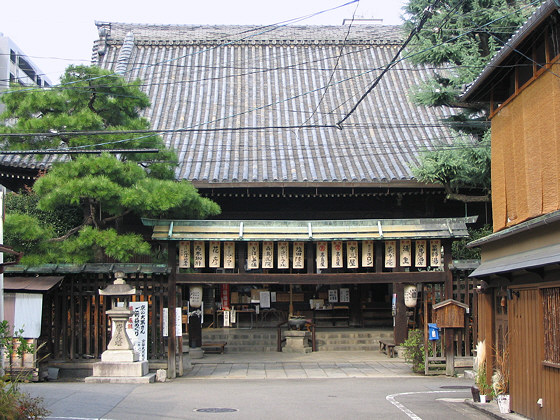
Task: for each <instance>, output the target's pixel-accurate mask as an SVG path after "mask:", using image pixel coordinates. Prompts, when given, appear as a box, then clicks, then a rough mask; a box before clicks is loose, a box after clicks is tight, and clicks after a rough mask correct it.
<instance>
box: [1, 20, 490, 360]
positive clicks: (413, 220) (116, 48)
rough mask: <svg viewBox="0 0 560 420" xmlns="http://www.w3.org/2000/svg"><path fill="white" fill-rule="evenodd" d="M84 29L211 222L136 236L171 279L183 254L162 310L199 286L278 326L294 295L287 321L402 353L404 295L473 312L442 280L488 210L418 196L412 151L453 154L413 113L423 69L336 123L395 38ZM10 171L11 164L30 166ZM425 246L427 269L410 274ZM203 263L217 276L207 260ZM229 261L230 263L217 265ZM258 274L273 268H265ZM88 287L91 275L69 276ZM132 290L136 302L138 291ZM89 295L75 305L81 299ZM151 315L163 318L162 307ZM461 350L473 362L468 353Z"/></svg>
mask: <svg viewBox="0 0 560 420" xmlns="http://www.w3.org/2000/svg"><path fill="white" fill-rule="evenodd" d="M97 27H98V30H99V39H98V40H96V41H95V44H94V49H93V61H94V64H96V65H99V66H100V67H103V68H106V69H110V70H113V71H115V72H116V73H119V74H122V75H123V76H124V77H125V78H126V79H127V80H136V79H140V80H141V87H142V89H143V90H144V91H145V92H146V93H147V95H148V96H149V98H150V100H151V107H150V108H149V109H148V110H147V111H146V112H145V115H144V116H145V117H146V118H148V120H149V121H150V123H151V126H152V129H154V130H157V131H159V132H161V135H162V136H163V138H164V140H165V142H166V144H167V145H168V146H169V147H170V148H173V149H174V150H175V151H176V152H177V155H178V157H179V167H178V168H177V171H176V176H177V179H185V180H188V181H190V182H192V184H193V185H194V186H195V187H196V188H197V189H198V190H199V192H200V194H201V195H203V196H205V197H208V198H210V199H212V200H214V201H216V202H217V203H218V204H219V205H220V206H221V208H222V213H221V215H219V216H218V217H216V218H214V219H213V220H210V221H180V220H167V221H145V223H146V226H143V225H141V224H140V223H138V225H135V226H133V229H136V230H138V231H140V232H144V234H145V235H146V238H149V239H151V240H153V242H154V246H162V248H165V246H168V247H169V250H170V251H171V252H170V258H169V265H170V266H171V267H173V266H174V265H175V264H177V261H178V259H179V255H177V254H176V253H177V250H180V249H181V246H183V247H185V246H186V244H187V243H188V244H189V253H188V256H189V257H188V258H185V259H184V261H183V262H184V263H186V261H188V262H189V264H190V265H191V266H190V267H188V268H186V267H185V268H181V269H179V272H176V271H175V270H171V271H170V272H167V273H166V274H165V275H167V274H168V275H169V279H168V280H169V283H166V284H165V285H164V286H162V287H165V289H166V290H168V291H169V296H171V295H172V294H173V291H174V290H175V288H174V285H175V284H177V285H178V290H179V296H180V299H179V300H177V301H176V302H174V301H173V299H171V300H170V302H169V304H170V308H171V307H172V306H173V305H175V304H177V305H183V304H184V303H185V300H186V299H185V298H186V296H188V288H189V286H190V285H193V284H202V285H203V286H204V288H203V294H204V296H203V298H204V300H205V303H206V306H207V308H208V307H213V308H216V310H218V309H219V305H223V303H224V301H223V300H222V298H221V296H222V291H223V289H224V287H222V286H223V285H227V286H229V288H225V289H226V290H227V291H226V293H229V295H228V296H229V297H228V299H229V303H234V302H233V301H234V300H236V301H237V302H235V303H236V304H238V305H241V307H243V305H245V306H247V307H248V308H249V307H251V308H253V306H254V305H253V303H252V302H251V300H256V299H254V296H253V293H256V292H253V291H257V290H258V291H260V290H262V289H265V288H266V291H268V292H270V293H272V292H274V293H275V296H276V300H277V302H276V303H277V305H276V306H277V307H278V308H279V309H280V310H282V311H283V312H288V311H289V307H287V305H288V304H289V297H288V298H286V296H287V294H289V292H290V290H291V291H292V293H291V296H292V304H293V305H294V310H295V311H301V312H308V314H309V313H311V316H312V315H313V312H311V311H312V308H311V303H310V302H309V300H311V299H313V302H314V303H316V304H318V305H319V306H318V307H319V308H323V305H322V304H321V300H322V301H323V302H322V303H323V304H324V306H325V309H328V310H330V309H331V306H332V310H333V312H334V309H337V310H338V312H342V313H340V314H334V313H330V315H331V317H330V318H331V319H330V321H331V324H332V321H334V323H335V325H337V326H338V325H340V324H342V325H346V326H356V327H362V326H372V325H378V326H384V327H387V328H392V326H393V319H395V325H396V329H395V341H396V342H397V343H400V342H402V341H403V340H404V339H405V338H406V333H407V329H408V327H409V320H410V319H409V318H410V316H409V315H408V314H407V312H411V311H407V310H406V308H405V305H404V301H403V298H402V297H403V287H404V285H405V284H407V283H413V284H417V285H420V286H421V287H420V289H421V290H420V292H422V291H423V290H422V289H424V290H426V291H428V290H429V293H428V292H426V293H425V294H422V293H421V295H423V296H424V297H425V298H426V299H427V298H428V294H429V298H430V301H431V302H432V303H437V302H439V301H441V300H444V299H448V298H455V299H458V300H459V299H461V300H462V299H463V298H464V299H466V300H469V302H471V301H472V300H471V299H470V298H469V296H470V293H471V292H472V288H473V284H474V282H473V281H472V280H468V279H466V278H464V276H462V274H464V273H463V272H461V273H462V274H461V275H457V276H456V282H453V273H452V271H451V245H452V242H453V241H454V240H458V239H461V238H464V237H466V236H467V231H466V225H467V223H473V222H474V220H475V219H476V216H478V215H480V217H479V219H478V222H477V223H481V224H483V223H487V222H488V217H487V212H486V208H485V205H484V203H477V204H469V205H468V206H466V205H465V204H464V203H460V202H456V201H451V200H448V199H447V195H446V192H445V191H444V189H443V188H442V187H441V186H439V185H432V184H425V183H420V182H418V181H417V180H416V179H415V178H414V176H413V174H412V170H411V167H412V166H414V165H415V164H417V163H418V159H419V155H420V154H421V153H422V152H423V151H427V150H432V149H434V148H435V147H438V146H441V145H442V144H444V145H450V144H451V143H452V141H453V139H454V137H455V136H456V134H455V133H454V131H453V130H451V129H450V127H449V126H448V125H447V124H446V123H445V122H444V120H445V119H446V118H448V117H450V116H452V115H453V112H452V110H451V109H449V108H445V107H441V108H437V109H434V108H426V107H421V106H416V105H415V104H413V103H412V102H411V100H410V97H409V96H410V95H409V93H410V89H411V88H412V87H413V86H416V85H418V84H420V83H421V82H422V81H423V80H425V79H426V78H428V77H429V76H430V74H431V71H430V69H428V68H425V67H416V66H413V65H412V64H411V63H409V62H408V61H407V60H400V61H398V62H396V63H395V64H394V66H393V67H392V68H391V70H390V71H389V72H388V73H387V74H386V75H385V76H384V77H383V78H382V79H381V80H380V82H379V84H378V85H377V87H376V88H375V89H374V90H373V91H372V92H371V93H370V94H369V95H367V96H366V97H365V99H364V101H363V102H362V103H361V104H360V106H358V107H357V108H356V110H355V111H354V112H353V113H352V115H350V116H349V118H348V119H346V120H345V122H344V123H342V124H340V121H341V120H342V119H344V118H345V117H346V116H348V113H349V111H350V110H351V109H352V107H353V105H354V104H355V103H356V100H357V98H359V97H360V96H361V95H362V94H363V93H365V91H366V90H367V89H368V87H369V86H370V85H371V83H372V82H373V80H374V79H375V78H376V77H377V76H378V75H380V74H381V72H382V70H383V68H384V67H385V66H387V65H388V64H389V63H391V61H392V60H393V58H394V57H395V55H396V53H397V51H398V50H399V48H400V46H401V45H402V42H403V34H402V33H401V28H400V27H397V26H383V25H356V26H353V27H351V28H349V27H348V26H328V27H327V26H284V25H279V26H274V25H273V26H268V27H257V26H197V25H143V24H125V23H113V22H98V23H97ZM349 29H350V30H349ZM465 141H468V139H465ZM11 159H12V160H10V162H9V164H10V165H11V166H14V167H15V166H18V165H19V166H21V167H24V166H29V164H28V163H26V161H24V160H23V159H22V160H18V158H11ZM5 160H6V158H2V159H1V160H0V163H2V162H4V161H5ZM181 242H183V245H181V244H180V243H181ZM215 242H217V243H218V244H217V245H218V246H216V244H215ZM231 243H234V246H233V247H232V246H231V245H230V244H231ZM321 243H322V244H324V245H325V247H324V250H321V247H319V245H318V244H321ZM431 244H433V245H434V255H439V259H437V260H435V261H434V262H432V263H430V262H428V261H424V262H421V261H420V260H421V258H420V256H421V254H422V253H424V252H425V257H426V258H427V256H428V253H429V248H428V247H429V246H430V245H431ZM195 248H196V249H195ZM185 249H186V248H182V250H183V251H184V250H185ZM214 249H219V254H218V253H214V254H213V257H215V258H216V259H217V260H219V262H217V263H214V262H212V260H211V259H210V256H212V252H215V251H213V250H214ZM333 249H334V250H335V253H334V254H333ZM368 249H371V250H372V252H368V251H367V250H368ZM388 249H392V250H393V252H392V253H390V252H388ZM195 250H196V252H197V253H199V254H197V255H195ZM364 250H365V251H364ZM202 251H203V252H204V258H201V253H202ZM300 251H301V252H300ZM267 253H268V254H267ZM270 253H272V258H270V255H269V254H270ZM321 254H322V255H323V256H324V257H325V260H327V259H328V264H327V265H325V266H322V265H321V264H323V263H322V262H321ZM181 255H184V254H181ZM226 255H229V256H231V257H232V258H233V262H231V263H230V262H228V263H227V264H228V265H227V266H226V261H225V257H226ZM279 255H280V256H284V257H286V261H287V262H286V263H284V262H282V261H281V258H280V257H279ZM333 255H335V257H336V258H338V260H337V261H336V263H335V264H333ZM368 255H369V256H368ZM195 257H196V258H195ZM405 257H406V258H405ZM368 258H371V260H372V261H367V260H368ZM268 260H270V263H271V264H272V265H271V266H265V263H266V264H268V263H269V262H268ZM389 260H390V263H389V262H388V261H389ZM201 261H204V265H202V264H200V262H201ZM279 261H280V262H282V265H281V266H279ZM211 262H212V265H211ZM253 263H254V264H255V266H251V264H253ZM194 264H200V265H198V266H194ZM57 270H58V269H56V268H55V269H54V271H55V272H56V271H57ZM110 272H111V270H110V269H108V270H106V273H105V274H103V275H104V276H105V277H104V278H103V280H105V281H106V280H107V276H108V275H110ZM107 273H109V274H107ZM51 274H53V273H51ZM89 274H92V275H94V274H95V273H90V272H82V275H87V276H89ZM76 275H77V274H73V273H69V274H68V275H67V278H68V279H70V278H71V279H72V280H71V281H72V284H73V286H72V287H77V288H81V287H82V286H81V285H79V284H74V283H73V282H74V281H75V276H76ZM162 276H164V275H163V274H162V275H160V274H158V276H157V279H155V280H154V283H152V280H151V278H150V277H148V278H147V279H148V280H149V282H148V283H149V284H148V283H146V287H145V288H143V289H142V290H145V291H146V296H148V295H149V293H150V292H149V290H152V289H150V288H151V287H154V288H155V289H153V290H156V289H157V290H158V291H159V290H160V289H159V287H160V284H159V283H158V282H159V281H160V279H161V278H162ZM88 278H89V277H88ZM133 281H134V286H135V287H136V288H137V289H139V288H140V287H141V284H140V283H141V281H140V280H139V277H136V278H134V279H133ZM92 282H93V278H92ZM92 284H93V283H92ZM264 285H266V287H265V286H264ZM454 285H455V286H454ZM90 289H91V287H88V288H86V289H83V290H82V289H80V290H82V291H81V292H80V294H82V293H83V295H84V296H86V295H87V296H88V299H92V297H91V296H89V295H88V293H91V290H90ZM263 291H264V290H263ZM335 292H336V293H335ZM143 293H144V292H143ZM158 293H159V292H158ZM335 294H336V298H335ZM158 296H159V295H158ZM342 296H344V298H343V299H344V300H343V301H341V298H342ZM394 296H395V300H394V302H395V303H394V305H393V297H394ZM259 297H260V296H259ZM329 297H330V298H331V302H329ZM271 299H272V297H271ZM286 299H288V301H286ZM335 299H336V300H335ZM347 299H348V301H346V300H347ZM84 302H86V300H84ZM162 302H163V301H162ZM162 304H163V303H162ZM335 304H336V305H335ZM84 305H86V307H87V304H84ZM335 306H342V307H343V308H335ZM158 308H160V307H158ZM316 308H317V307H316ZM242 310H243V309H242ZM248 310H249V309H248ZM170 313H172V311H170ZM324 313H325V312H324ZM324 313H322V314H324ZM154 314H157V316H161V313H160V312H159V309H154ZM315 314H316V315H318V314H317V313H315ZM212 315H213V316H215V317H216V318H217V317H218V315H217V312H214V313H212ZM393 315H395V317H393ZM242 316H243V315H242ZM208 319H210V318H208ZM217 321H218V320H217V319H216V320H214V322H217ZM171 322H172V320H171V319H170V323H171ZM173 322H174V321H173ZM220 322H222V321H220ZM323 322H324V321H323ZM87 325H89V324H87ZM92 325H93V324H92ZM412 325H413V326H414V325H416V326H418V325H417V324H414V322H412ZM465 331H466V335H467V336H468V331H469V328H468V327H466V328H465ZM94 335H95V334H94V333H92V335H91V336H92V337H93V336H94ZM460 341H461V340H460ZM461 343H463V344H462V345H461V346H460V347H461V348H462V349H463V350H464V352H465V353H466V354H467V355H470V350H471V348H470V347H471V346H470V343H471V341H470V340H469V339H468V338H467V339H466V340H463V341H461ZM464 343H467V344H464ZM80 345H82V344H80ZM88 345H89V344H88ZM158 348H159V347H158ZM63 350H64V351H67V350H66V349H63ZM96 351H97V350H96ZM80 354H82V353H80ZM158 354H159V353H158Z"/></svg>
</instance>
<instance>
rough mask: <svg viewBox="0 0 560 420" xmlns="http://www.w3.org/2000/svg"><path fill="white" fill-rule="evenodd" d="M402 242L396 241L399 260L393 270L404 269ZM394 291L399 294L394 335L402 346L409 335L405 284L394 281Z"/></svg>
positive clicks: (397, 343)
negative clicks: (401, 261)
mask: <svg viewBox="0 0 560 420" xmlns="http://www.w3.org/2000/svg"><path fill="white" fill-rule="evenodd" d="M400 251H401V250H400V243H399V241H397V242H396V247H395V259H396V261H397V268H395V269H394V270H393V271H396V272H400V271H404V270H403V268H402V267H401V266H400ZM393 293H396V294H397V313H396V314H395V318H394V320H395V322H394V326H393V335H394V340H395V344H396V345H397V346H400V345H401V344H402V343H403V342H404V341H405V340H406V338H407V336H408V318H407V316H406V305H405V304H404V284H403V283H393Z"/></svg>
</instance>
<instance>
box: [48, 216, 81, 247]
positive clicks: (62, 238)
mask: <svg viewBox="0 0 560 420" xmlns="http://www.w3.org/2000/svg"><path fill="white" fill-rule="evenodd" d="M91 224H92V220H91V217H86V218H85V219H84V221H83V222H82V224H81V225H79V226H76V227H74V228H72V229H70V230H69V231H68V232H66V233H65V234H64V235H62V236H59V237H58V238H52V239H49V240H48V241H47V242H62V241H65V240H66V239H68V238H69V237H70V236H72V235H73V234H75V233H76V232H78V231H79V230H80V229H81V228H83V227H84V226H89V225H91Z"/></svg>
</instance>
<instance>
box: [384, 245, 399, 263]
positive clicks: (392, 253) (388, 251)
mask: <svg viewBox="0 0 560 420" xmlns="http://www.w3.org/2000/svg"><path fill="white" fill-rule="evenodd" d="M396 247H397V244H396V242H395V241H386V242H385V268H395V267H396V266H397V251H396Z"/></svg>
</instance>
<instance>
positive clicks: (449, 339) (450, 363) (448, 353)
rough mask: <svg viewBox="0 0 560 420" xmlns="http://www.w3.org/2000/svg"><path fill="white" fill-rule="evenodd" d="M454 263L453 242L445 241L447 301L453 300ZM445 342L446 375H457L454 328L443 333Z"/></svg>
mask: <svg viewBox="0 0 560 420" xmlns="http://www.w3.org/2000/svg"><path fill="white" fill-rule="evenodd" d="M452 263H453V257H452V255H451V241H450V240H445V241H443V270H444V272H445V284H444V291H443V293H444V294H445V299H453V272H452V271H451V269H450V265H451V264H452ZM443 337H444V341H445V349H444V352H445V374H446V375H447V376H454V375H455V366H454V365H455V347H454V342H453V341H454V338H455V332H454V329H453V328H445V329H444V331H443Z"/></svg>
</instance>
